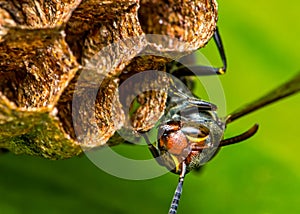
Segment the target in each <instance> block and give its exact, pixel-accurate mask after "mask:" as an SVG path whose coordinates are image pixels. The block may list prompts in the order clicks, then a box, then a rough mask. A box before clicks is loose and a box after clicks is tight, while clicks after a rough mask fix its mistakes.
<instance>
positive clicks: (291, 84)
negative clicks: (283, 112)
mask: <svg viewBox="0 0 300 214" xmlns="http://www.w3.org/2000/svg"><path fill="white" fill-rule="evenodd" d="M299 91H300V72H299V73H298V74H297V75H296V76H295V77H294V78H292V79H291V80H289V81H288V82H286V83H284V84H282V85H281V86H279V87H277V88H276V89H274V90H272V91H270V92H269V93H267V94H266V95H264V96H262V97H261V98H259V99H257V100H255V101H254V102H252V103H249V104H248V105H246V106H244V107H242V108H240V109H237V110H236V111H234V112H232V113H231V114H229V115H228V116H227V118H226V124H228V123H231V122H232V121H234V120H236V119H238V118H240V117H242V116H244V115H246V114H249V113H251V112H253V111H255V110H258V109H260V108H262V107H264V106H266V105H268V104H271V103H273V102H276V101H277V100H280V99H282V98H285V97H288V96H290V95H292V94H295V93H297V92H299Z"/></svg>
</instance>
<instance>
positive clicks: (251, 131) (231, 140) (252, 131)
mask: <svg viewBox="0 0 300 214" xmlns="http://www.w3.org/2000/svg"><path fill="white" fill-rule="evenodd" d="M257 130H258V124H255V125H254V126H253V127H252V128H250V129H249V130H248V131H246V132H244V133H242V134H240V135H237V136H235V137H232V138H228V139H225V140H222V141H221V142H220V145H219V147H223V146H228V145H231V144H235V143H239V142H241V141H244V140H247V139H248V138H250V137H252V136H253V135H254V134H255V133H256V132H257Z"/></svg>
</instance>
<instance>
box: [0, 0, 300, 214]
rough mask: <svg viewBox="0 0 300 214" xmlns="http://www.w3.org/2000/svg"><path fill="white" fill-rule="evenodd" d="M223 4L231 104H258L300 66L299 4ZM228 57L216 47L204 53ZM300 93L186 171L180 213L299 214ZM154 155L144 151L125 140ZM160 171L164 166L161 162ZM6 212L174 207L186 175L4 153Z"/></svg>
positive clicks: (243, 123)
mask: <svg viewBox="0 0 300 214" xmlns="http://www.w3.org/2000/svg"><path fill="white" fill-rule="evenodd" d="M286 3H287V4H285V3H284V1H279V0H275V1H271V0H267V1H258V0H253V1H249V2H247V1H240V0H227V1H219V27H220V31H221V35H222V38H223V42H224V45H225V48H226V53H227V57H228V63H229V69H228V73H227V74H226V75H224V76H222V77H220V78H221V81H222V83H223V88H224V91H225V95H226V101H227V110H228V111H229V112H230V111H232V110H234V109H236V108H237V107H239V106H241V105H243V104H245V103H247V102H250V101H252V100H254V99H256V98H258V97H259V96H261V95H262V94H264V93H265V92H268V91H269V90H270V89H272V88H274V87H276V86H278V85H279V84H281V83H283V82H284V81H286V80H288V79H289V78H291V77H292V76H293V75H295V74H296V73H297V72H298V71H299V70H300V60H299V54H298V53H299V50H300V42H299V38H300V36H299V35H300V26H299V8H300V3H299V1H297V0H291V1H287V2H286ZM203 53H205V55H206V57H207V58H208V59H209V60H210V61H212V62H213V63H215V64H218V63H220V61H219V57H218V54H217V51H216V49H215V46H214V44H209V45H208V47H207V48H205V49H204V50H203ZM299 110H300V96H299V95H295V96H293V97H290V98H287V99H285V100H283V101H280V102H278V103H276V104H273V105H272V106H269V107H266V108H264V109H262V110H260V111H258V112H255V113H253V114H251V115H249V116H247V117H245V118H243V119H241V120H239V121H236V122H234V123H233V124H231V125H230V127H228V129H227V132H226V136H227V137H229V136H233V135H235V134H238V133H240V132H243V131H244V130H245V129H247V128H249V127H250V126H251V125H253V124H254V123H256V122H258V123H259V124H260V130H259V132H258V134H257V135H256V136H255V137H253V138H251V139H249V140H247V141H246V142H244V143H242V144H238V145H233V146H230V147H227V148H224V149H222V151H221V152H220V153H219V154H218V155H217V157H216V158H214V159H213V160H212V161H211V162H210V163H209V164H208V165H206V167H205V168H204V170H202V171H201V172H199V173H190V174H189V175H187V177H186V180H185V184H184V191H183V196H182V200H181V202H180V206H179V212H178V213H206V214H213V213H218V214H221V213H252V214H253V213H255V214H267V213H300V154H299V151H300V140H299V120H300V117H299ZM116 149H117V150H119V151H121V152H123V153H124V152H125V153H129V154H130V155H131V156H134V155H136V154H135V153H137V152H138V155H137V156H138V157H144V158H150V155H149V152H148V151H147V150H146V148H142V147H133V146H126V145H124V146H119V147H118V148H116ZM153 167H160V166H156V165H155V166H153ZM0 170H1V176H0V213H1V214H11V213H26V214H27V213H79V212H80V213H104V214H105V213H122V214H137V213H139V214H140V213H167V211H168V208H169V203H170V201H171V198H172V196H173V193H174V190H175V187H176V185H177V179H178V177H177V176H176V175H173V174H171V173H168V174H166V175H164V176H161V177H159V178H155V179H151V180H144V181H131V180H123V179H119V178H116V177H113V176H111V175H108V174H106V173H105V172H103V171H101V170H100V169H98V168H97V167H96V166H95V165H93V164H92V163H91V162H90V161H89V160H88V159H87V158H86V157H85V156H82V157H77V158H73V159H70V160H64V161H48V160H43V159H40V158H35V157H27V156H15V155H12V154H6V155H1V156H0Z"/></svg>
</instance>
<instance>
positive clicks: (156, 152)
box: [143, 134, 159, 158]
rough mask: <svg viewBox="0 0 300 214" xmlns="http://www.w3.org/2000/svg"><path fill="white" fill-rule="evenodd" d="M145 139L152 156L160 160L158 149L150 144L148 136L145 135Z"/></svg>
mask: <svg viewBox="0 0 300 214" xmlns="http://www.w3.org/2000/svg"><path fill="white" fill-rule="evenodd" d="M143 137H144V139H145V141H146V143H147V145H148V149H149V150H150V152H151V154H152V156H153V157H154V158H159V152H158V150H157V148H156V147H155V146H154V145H153V144H152V143H151V142H150V140H149V138H148V136H147V135H146V134H143Z"/></svg>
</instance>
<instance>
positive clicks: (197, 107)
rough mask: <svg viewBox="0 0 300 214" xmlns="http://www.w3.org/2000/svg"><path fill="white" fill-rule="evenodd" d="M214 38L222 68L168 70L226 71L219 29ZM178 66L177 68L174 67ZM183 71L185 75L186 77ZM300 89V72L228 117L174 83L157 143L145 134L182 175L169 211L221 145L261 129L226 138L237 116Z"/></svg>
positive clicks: (157, 154)
mask: <svg viewBox="0 0 300 214" xmlns="http://www.w3.org/2000/svg"><path fill="white" fill-rule="evenodd" d="M213 38H214V41H215V43H216V45H217V48H218V51H219V53H220V56H221V58H222V62H223V66H222V67H220V68H217V67H216V68H215V67H205V66H194V67H193V69H191V70H192V71H193V72H192V71H191V70H190V69H188V68H187V67H184V66H182V65H178V64H177V63H175V64H176V65H174V64H173V65H171V66H170V67H169V73H171V74H172V75H174V76H175V77H178V78H180V79H182V80H184V78H185V77H186V76H192V75H197V76H200V75H211V74H224V73H225V71H226V68H227V63H226V57H225V52H224V48H223V44H222V40H221V37H220V35H219V31H218V29H216V31H215V33H214V37H213ZM172 66H173V67H174V66H176V68H175V69H174V68H172ZM182 74H184V75H185V76H184V77H183V76H182ZM299 90H300V73H299V74H297V75H296V76H295V77H294V78H292V79H291V80H290V81H288V82H286V83H284V84H283V85H281V86H279V87H278V88H276V89H274V90H273V91H271V92H270V93H268V94H266V95H265V96H262V97H261V98H259V99H258V100H256V101H254V102H252V103H250V104H248V105H245V106H244V107H242V108H239V109H238V110H236V111H234V112H232V113H231V114H229V115H228V116H226V117H225V118H220V117H218V115H217V112H216V110H217V106H216V105H214V104H213V103H210V102H207V101H204V100H201V99H199V98H196V97H194V96H192V95H188V94H186V93H183V92H182V91H181V90H180V89H179V88H178V87H176V85H175V84H172V80H171V86H170V89H169V93H168V105H167V108H166V110H165V115H166V116H165V117H164V119H162V121H160V125H159V126H158V134H157V141H156V145H154V144H153V143H151V141H150V139H149V138H148V136H147V134H144V135H143V137H144V138H145V141H146V143H147V145H148V148H149V150H150V152H151V153H152V155H153V157H154V158H155V159H156V160H157V162H158V163H159V164H160V165H162V166H165V167H166V168H167V169H168V170H170V171H171V172H173V173H175V174H178V175H179V182H178V185H177V188H176V191H175V194H174V197H173V200H172V203H171V207H170V210H169V214H176V213H177V207H178V203H179V199H180V197H181V194H182V187H183V182H184V177H185V175H186V174H187V173H188V172H190V171H192V170H197V169H199V168H201V166H202V165H204V164H205V163H206V162H207V161H209V160H210V159H212V158H213V157H214V156H215V154H216V153H217V152H218V151H219V149H220V148H221V147H224V146H227V145H230V144H235V143H238V142H241V141H244V140H246V139H248V138H250V137H251V136H253V135H254V134H255V133H256V132H257V130H258V124H254V125H253V126H252V127H251V128H250V129H249V130H247V131H245V132H244V133H242V134H239V135H237V136H234V137H231V138H229V139H223V136H224V131H225V129H226V126H227V125H228V124H230V123H231V122H233V121H235V120H236V119H238V118H240V117H243V116H245V115H247V114H249V113H251V112H253V111H256V110H258V109H260V108H262V107H264V106H266V105H268V104H271V103H273V102H276V101H278V100H280V99H282V98H284V97H287V96H290V95H292V94H295V93H296V92H298V91H299Z"/></svg>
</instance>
